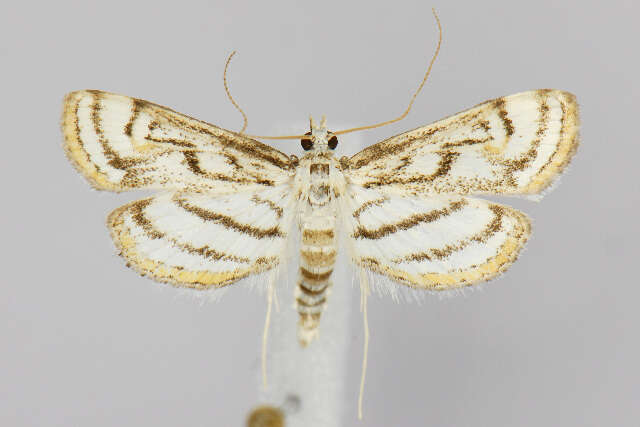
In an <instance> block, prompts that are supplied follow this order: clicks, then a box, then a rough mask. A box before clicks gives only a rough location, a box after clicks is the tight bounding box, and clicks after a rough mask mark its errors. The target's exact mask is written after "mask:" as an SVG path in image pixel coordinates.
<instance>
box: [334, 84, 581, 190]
mask: <svg viewBox="0 0 640 427" xmlns="http://www.w3.org/2000/svg"><path fill="white" fill-rule="evenodd" d="M578 126H579V119H578V107H577V103H576V101H575V97H574V96H573V95H571V94H569V93H567V92H562V91H557V90H536V91H529V92H522V93H519V94H516V95H511V96H506V97H502V98H498V99H495V100H492V101H488V102H485V103H483V104H480V105H477V106H476V107H473V108H471V109H469V110H466V111H463V112H461V113H458V114H455V115H453V116H451V117H448V118H445V119H443V120H440V121H438V122H435V123H433V124H431V125H428V126H424V127H421V128H417V129H414V130H412V131H409V132H406V133H403V134H400V135H397V136H394V137H392V138H389V139H387V140H385V141H383V142H380V143H378V144H375V145H373V146H370V147H368V148H366V149H364V150H362V151H361V152H360V153H358V154H356V155H355V156H353V157H352V158H351V159H349V160H348V161H344V162H343V164H344V165H345V175H346V176H347V178H348V180H349V182H350V183H351V184H354V185H359V186H361V187H364V188H367V189H374V190H377V191H380V192H382V193H387V194H400V195H426V194H442V193H455V194H537V193H540V192H541V191H543V190H544V189H545V188H547V187H548V186H549V185H550V184H551V183H552V182H553V180H554V178H556V177H557V176H558V175H559V174H560V173H561V172H562V171H563V170H564V169H565V167H566V166H567V164H568V163H569V161H570V160H571V158H572V156H573V154H574V153H575V151H576V148H577V145H578Z"/></svg>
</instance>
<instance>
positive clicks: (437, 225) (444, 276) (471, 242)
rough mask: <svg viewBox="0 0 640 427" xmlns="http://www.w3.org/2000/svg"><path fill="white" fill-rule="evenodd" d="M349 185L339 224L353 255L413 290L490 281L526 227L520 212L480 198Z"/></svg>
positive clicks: (520, 243) (526, 232) (515, 250)
mask: <svg viewBox="0 0 640 427" xmlns="http://www.w3.org/2000/svg"><path fill="white" fill-rule="evenodd" d="M348 191H349V197H347V198H346V201H345V205H344V207H343V208H344V209H345V210H344V211H345V212H348V213H347V214H346V217H345V218H344V221H343V224H344V225H345V227H346V231H347V233H348V235H349V237H348V248H349V249H350V252H351V258H352V261H353V262H354V263H355V264H356V265H359V266H361V267H363V268H365V269H368V270H371V271H374V272H376V273H379V274H383V275H386V276H387V277H389V278H391V279H393V280H395V281H398V282H400V283H402V284H405V285H409V286H411V287H415V288H422V289H433V290H443V289H449V288H455V287H462V286H468V285H471V284H473V283H476V282H480V281H484V280H489V279H491V278H493V277H495V276H496V275H498V274H500V273H501V272H503V271H504V270H506V269H507V267H509V265H511V264H512V263H513V262H514V261H515V259H516V258H517V256H518V253H519V251H520V249H521V248H522V247H523V246H524V244H525V242H526V240H527V238H528V236H529V233H530V225H529V220H528V219H527V217H526V216H525V215H524V214H523V213H521V212H519V211H517V210H515V209H513V208H510V207H508V206H503V205H499V204H496V203H491V202H488V201H484V200H478V199H474V198H469V197H464V196H457V195H434V196H433V197H429V198H424V197H420V198H418V197H406V196H405V197H402V196H394V195H384V194H382V193H380V192H378V191H374V190H365V189H362V188H358V187H355V186H351V187H350V188H349V190H348Z"/></svg>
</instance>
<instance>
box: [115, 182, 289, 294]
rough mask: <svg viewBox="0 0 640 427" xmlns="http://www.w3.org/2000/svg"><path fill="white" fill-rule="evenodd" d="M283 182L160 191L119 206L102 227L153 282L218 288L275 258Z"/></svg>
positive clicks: (284, 209)
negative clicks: (233, 190)
mask: <svg viewBox="0 0 640 427" xmlns="http://www.w3.org/2000/svg"><path fill="white" fill-rule="evenodd" d="M291 200H292V198H291V197H290V195H289V187H288V186H280V187H276V188H273V189H271V190H268V191H264V192H260V193H255V194H248V193H238V194H233V195H227V196H220V197H215V198H214V197H210V196H209V195H208V194H206V193H182V192H173V193H164V194H160V195H157V196H154V197H150V198H147V199H143V200H138V201H135V202H132V203H129V204H127V205H124V206H122V207H120V208H118V209H116V210H115V211H113V212H112V213H111V215H109V219H108V221H107V224H108V226H109V228H110V230H111V235H112V237H113V240H114V242H115V243H116V246H117V247H118V249H119V250H120V252H121V255H122V256H123V257H124V258H125V259H127V261H128V264H129V266H130V267H132V268H134V269H135V270H137V271H138V272H139V273H141V274H142V275H148V276H150V277H151V278H153V279H154V280H157V281H160V282H168V283H172V284H174V285H178V286H185V287H190V288H197V289H206V288H212V287H221V286H225V285H228V284H230V283H233V282H235V281H237V280H239V279H242V278H244V277H247V276H248V275H251V274H256V273H261V272H264V271H267V270H270V269H272V268H275V267H276V266H278V265H279V264H280V263H281V262H282V257H283V254H284V253H285V248H286V244H287V237H288V234H289V232H290V228H291V227H290V225H291V224H292V223H293V221H292V218H291V212H292V210H293V209H291V206H290V204H291Z"/></svg>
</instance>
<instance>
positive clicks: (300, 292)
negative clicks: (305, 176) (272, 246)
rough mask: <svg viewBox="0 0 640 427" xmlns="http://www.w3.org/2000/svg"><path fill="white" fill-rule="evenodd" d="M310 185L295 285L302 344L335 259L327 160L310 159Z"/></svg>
mask: <svg viewBox="0 0 640 427" xmlns="http://www.w3.org/2000/svg"><path fill="white" fill-rule="evenodd" d="M309 173H310V185H309V188H308V192H307V194H306V199H305V200H304V201H303V203H306V204H307V206H305V208H304V211H303V213H302V216H301V218H300V220H301V221H300V231H301V236H302V244H301V247H300V277H299V278H298V283H297V287H296V295H295V296H296V308H297V310H298V314H299V315H300V320H299V322H298V340H299V341H300V344H301V345H302V346H306V345H307V344H309V343H310V342H311V341H312V340H313V339H314V338H315V337H316V335H317V332H318V324H319V322H320V317H321V316H322V312H323V311H324V309H325V307H326V304H327V297H328V295H329V290H330V288H331V281H330V277H331V273H332V272H333V265H334V264H335V260H336V253H337V245H336V236H335V226H336V212H335V209H334V207H333V204H332V198H331V189H330V185H329V164H328V163H326V162H322V161H321V160H320V159H319V160H318V163H312V164H311V165H310V168H309Z"/></svg>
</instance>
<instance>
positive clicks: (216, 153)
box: [62, 90, 294, 195]
mask: <svg viewBox="0 0 640 427" xmlns="http://www.w3.org/2000/svg"><path fill="white" fill-rule="evenodd" d="M62 130H63V134H64V148H65V151H66V153H67V155H68V157H69V159H70V160H71V162H72V163H73V164H74V165H75V167H76V168H77V169H78V171H80V172H81V173H82V174H83V175H84V176H85V177H86V178H87V179H88V180H89V182H90V183H91V184H92V185H93V186H94V187H95V188H97V189H100V190H110V191H124V190H130V189H135V188H148V189H178V190H196V191H208V192H210V193H211V194H213V195H215V194H226V193H230V192H233V191H260V190H264V189H268V188H270V187H273V186H276V185H279V184H282V183H284V182H286V181H288V180H289V179H290V178H291V176H292V174H293V173H294V164H293V163H292V161H291V159H290V158H289V157H288V156H286V155H285V154H283V153H281V152H280V151H278V150H276V149H275V148H272V147H269V146H268V145H265V144H262V143H260V142H258V141H255V140H253V139H251V138H248V137H246V136H243V135H240V134H237V133H235V132H231V131H228V130H224V129H221V128H219V127H216V126H213V125H211V124H208V123H205V122H202V121H199V120H196V119H193V118H191V117H187V116H185V115H183V114H180V113H177V112H175V111H172V110H170V109H169V108H166V107H162V106H160V105H156V104H153V103H150V102H147V101H143V100H141V99H136V98H130V97H127V96H122V95H115V94H111V93H107V92H101V91H95V90H83V91H78V92H72V93H70V94H68V95H67V96H66V97H65V100H64V110H63V116H62Z"/></svg>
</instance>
